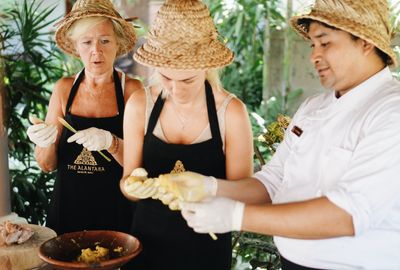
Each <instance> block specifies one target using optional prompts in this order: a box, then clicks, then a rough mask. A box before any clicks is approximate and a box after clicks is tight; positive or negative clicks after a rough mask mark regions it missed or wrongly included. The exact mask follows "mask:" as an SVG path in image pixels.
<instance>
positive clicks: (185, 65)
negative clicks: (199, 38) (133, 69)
mask: <svg viewBox="0 0 400 270" xmlns="http://www.w3.org/2000/svg"><path fill="white" fill-rule="evenodd" d="M134 59H135V60H136V61H137V62H138V63H140V64H142V65H144V66H148V67H155V68H171V69H184V70H206V69H211V68H220V67H224V66H227V65H229V64H231V63H232V61H233V59H234V53H233V52H232V51H231V50H230V49H229V48H227V47H226V46H225V45H224V44H222V43H221V42H219V41H218V40H214V41H213V42H212V43H211V44H208V46H201V47H199V48H197V50H196V51H191V52H189V51H188V52H184V53H182V54H174V53H173V52H171V51H168V52H167V51H162V50H160V49H156V48H155V47H152V46H151V44H149V43H145V44H143V45H142V46H141V47H140V48H139V49H138V50H137V51H136V52H135V54H134Z"/></svg>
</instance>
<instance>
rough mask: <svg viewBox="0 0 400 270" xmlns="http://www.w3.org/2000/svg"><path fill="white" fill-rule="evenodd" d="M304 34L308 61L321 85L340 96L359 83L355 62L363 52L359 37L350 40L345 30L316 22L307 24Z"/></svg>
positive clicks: (358, 68) (360, 58) (357, 64)
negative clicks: (310, 44) (307, 38)
mask: <svg viewBox="0 0 400 270" xmlns="http://www.w3.org/2000/svg"><path fill="white" fill-rule="evenodd" d="M308 35H309V37H310V39H311V43H312V46H311V47H312V52H311V56H310V60H311V62H312V63H313V64H314V67H315V69H316V71H317V72H318V75H319V79H320V82H321V84H322V86H324V87H325V88H327V89H331V90H334V91H336V92H337V94H338V95H339V96H342V95H343V94H345V93H346V92H347V91H349V90H351V89H352V88H353V87H355V86H357V85H358V84H359V83H361V82H362V79H361V76H359V73H360V71H361V70H360V64H359V62H360V60H362V59H363V58H364V57H365V53H364V50H363V41H362V40H361V39H357V40H353V39H352V37H351V35H350V34H349V33H347V32H345V31H341V30H336V29H331V28H328V27H326V26H324V25H322V24H320V23H318V22H312V23H311V24H310V28H309V32H308ZM361 69H362V68H361Z"/></svg>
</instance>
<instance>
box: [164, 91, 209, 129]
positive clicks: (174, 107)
mask: <svg viewBox="0 0 400 270" xmlns="http://www.w3.org/2000/svg"><path fill="white" fill-rule="evenodd" d="M169 100H170V101H171V103H170V104H171V107H172V110H173V111H174V113H175V115H176V118H177V119H178V122H179V123H180V125H181V130H185V128H186V127H187V125H188V124H189V120H190V116H191V115H192V114H193V112H195V111H196V110H191V111H190V114H185V115H184V114H182V113H181V112H180V111H179V110H178V108H177V105H176V103H175V101H174V100H173V98H172V97H171V98H170V99H169ZM204 104H205V103H204ZM198 108H200V109H199V110H198V112H202V111H203V109H204V106H203V104H201V106H200V107H198Z"/></svg>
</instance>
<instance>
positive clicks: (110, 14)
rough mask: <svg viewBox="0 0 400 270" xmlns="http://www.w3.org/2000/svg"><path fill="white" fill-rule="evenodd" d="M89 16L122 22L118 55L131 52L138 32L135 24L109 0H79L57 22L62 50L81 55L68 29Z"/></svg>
mask: <svg viewBox="0 0 400 270" xmlns="http://www.w3.org/2000/svg"><path fill="white" fill-rule="evenodd" d="M88 17H107V18H110V19H112V20H114V21H117V22H119V23H120V24H121V26H122V27H123V29H124V31H123V36H122V37H118V38H119V39H118V44H119V49H118V51H117V56H120V55H122V54H125V53H127V52H129V51H130V50H132V49H133V47H134V46H135V43H136V33H135V28H134V26H133V25H132V23H130V22H128V21H127V20H125V19H123V18H122V17H121V15H120V14H119V13H118V12H117V11H116V10H115V8H114V6H113V4H112V3H111V2H110V1H109V0H78V1H76V2H75V4H74V5H73V7H72V10H71V12H69V13H68V14H67V15H66V16H65V17H64V18H63V19H62V20H61V21H59V22H58V23H57V24H56V25H57V26H58V27H57V31H56V33H55V40H56V43H57V45H58V47H59V48H60V49H61V50H62V51H64V52H66V53H68V54H71V55H73V56H76V57H79V55H78V53H77V52H76V50H75V46H74V42H73V41H72V40H71V39H70V38H69V37H68V30H69V29H70V27H71V26H72V25H73V23H74V22H76V21H77V20H79V19H83V18H88ZM121 39H122V40H121ZM121 44H123V46H121Z"/></svg>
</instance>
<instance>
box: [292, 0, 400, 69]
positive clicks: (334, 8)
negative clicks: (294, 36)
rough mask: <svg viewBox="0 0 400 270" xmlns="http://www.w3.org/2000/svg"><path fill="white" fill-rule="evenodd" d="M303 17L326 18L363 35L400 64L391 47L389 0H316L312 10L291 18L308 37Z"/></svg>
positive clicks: (332, 22) (362, 37) (297, 27)
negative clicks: (302, 20)
mask: <svg viewBox="0 0 400 270" xmlns="http://www.w3.org/2000/svg"><path fill="white" fill-rule="evenodd" d="M301 19H311V20H315V21H319V22H323V23H325V24H327V25H330V26H333V27H335V28H338V29H341V30H343V31H346V32H348V33H350V34H352V35H354V36H356V37H359V38H361V39H364V40H366V41H368V42H370V43H372V44H373V45H375V47H377V48H378V49H380V50H381V51H382V52H384V53H385V54H387V55H388V56H389V57H390V60H391V63H389V64H391V65H393V66H396V65H397V60H396V54H395V53H394V51H393V50H392V48H391V47H390V43H391V38H392V29H391V27H390V23H389V8H388V3H387V0H363V1H354V0H316V2H315V4H314V6H313V7H312V8H311V11H309V12H306V13H305V14H303V15H299V16H294V17H293V18H292V19H291V20H290V24H291V25H292V27H293V28H294V30H296V31H297V32H298V33H299V34H300V35H302V36H303V37H305V38H307V39H309V37H308V33H307V32H308V29H307V28H308V26H307V25H304V24H302V22H301Z"/></svg>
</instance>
